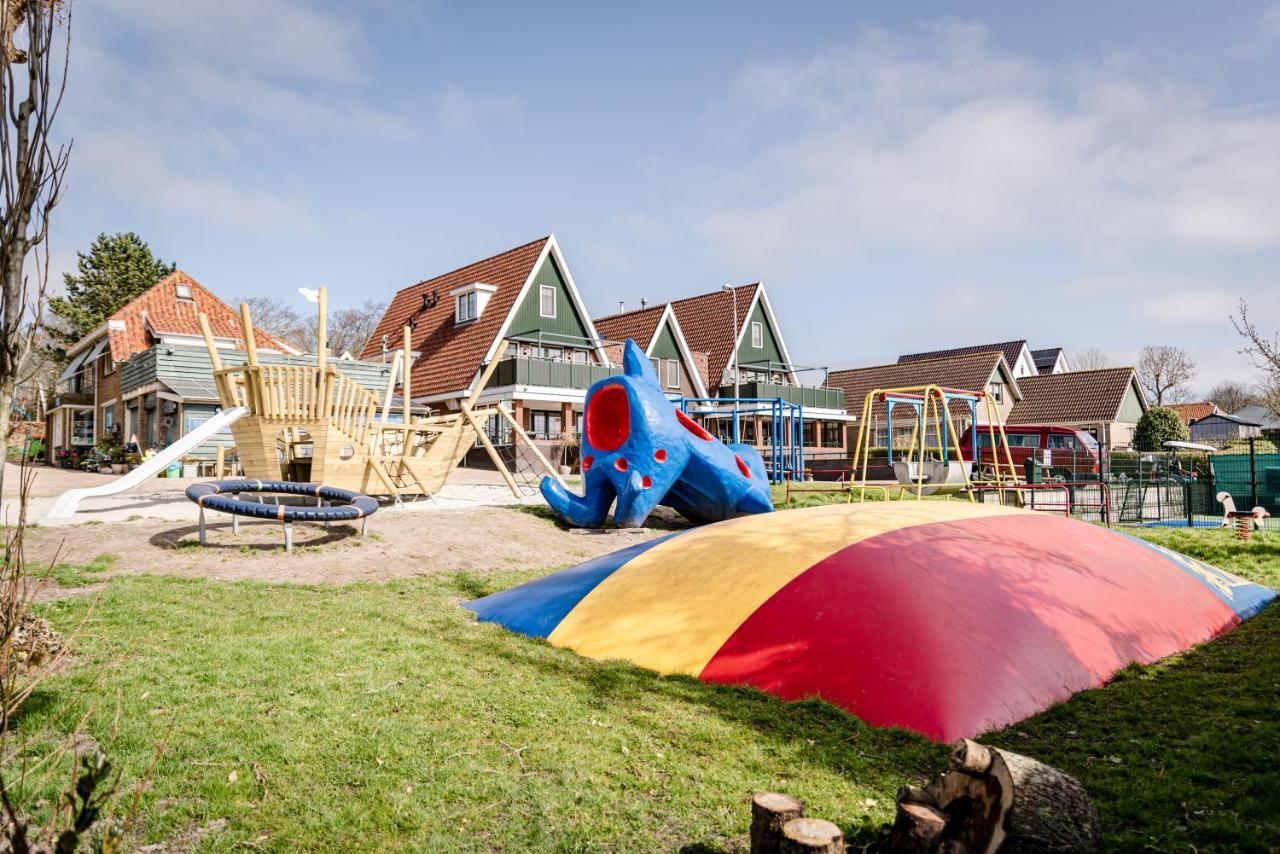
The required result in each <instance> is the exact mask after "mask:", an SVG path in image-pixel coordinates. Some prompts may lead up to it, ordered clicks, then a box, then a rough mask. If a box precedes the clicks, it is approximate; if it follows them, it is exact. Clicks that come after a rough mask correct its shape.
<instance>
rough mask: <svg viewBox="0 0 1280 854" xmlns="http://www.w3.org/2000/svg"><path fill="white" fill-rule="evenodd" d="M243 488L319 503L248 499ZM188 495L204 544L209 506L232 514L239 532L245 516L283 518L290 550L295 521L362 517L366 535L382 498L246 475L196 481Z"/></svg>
mask: <svg viewBox="0 0 1280 854" xmlns="http://www.w3.org/2000/svg"><path fill="white" fill-rule="evenodd" d="M242 492H248V493H254V494H257V493H263V492H270V493H275V494H277V495H302V496H306V497H307V498H314V499H315V500H316V503H315V504H314V505H310V504H306V505H304V504H280V503H279V499H277V501H276V503H274V504H267V503H266V502H264V501H261V500H256V501H244V500H242V499H241V498H240V493H242ZM187 498H188V499H190V500H191V501H194V502H195V503H196V504H198V505H199V506H200V545H202V546H203V545H204V544H205V519H204V511H205V510H206V509H208V510H217V511H218V512H219V513H228V514H230V515H231V530H232V532H233V533H236V534H238V533H240V517H241V516H249V517H252V518H254V519H270V520H272V521H277V522H283V523H284V550H285V551H286V552H291V551H293V523H294V522H323V523H324V525H325V527H326V528H327V527H328V526H329V523H330V522H345V521H350V520H352V519H359V520H361V521H360V536H362V537H363V536H364V535H365V534H366V533H368V528H369V522H368V519H369V517H370V516H372V515H373V514H374V513H375V512H377V510H378V502H377V501H376V500H375V499H373V498H370V497H369V496H367V495H361V494H360V493H358V492H351V491H350V490H347V489H338V488H337V487H333V486H322V485H321V484H318V483H296V482H294V481H290V480H249V479H247V478H242V479H239V480H214V481H210V482H208V483H195V484H192V485H191V486H188V487H187ZM325 502H331V503H328V504H326V503H325ZM332 502H336V503H332Z"/></svg>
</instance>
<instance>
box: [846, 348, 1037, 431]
mask: <svg viewBox="0 0 1280 854" xmlns="http://www.w3.org/2000/svg"><path fill="white" fill-rule="evenodd" d="M1001 364H1004V370H1005V373H1006V375H1007V377H1006V379H1009V378H1011V377H1012V372H1011V371H1010V370H1009V365H1008V363H1007V362H1004V359H1003V354H1001V353H1000V352H997V351H992V352H985V353H966V354H964V355H960V356H949V357H947V358H943V359H920V360H915V361H910V362H897V363H895V364H892V365H875V366H873V367H870V368H852V369H849V370H843V371H832V372H831V373H829V374H828V375H827V385H828V386H830V387H832V388H838V389H840V390H841V391H843V392H844V405H845V409H846V410H847V411H848V412H849V414H851V415H856V416H858V417H862V406H863V402H864V400H865V399H866V396H867V394H868V393H870V392H872V391H874V390H876V389H881V388H911V387H913V386H922V385H930V384H932V385H938V386H942V387H943V388H952V389H965V390H970V391H986V388H987V383H988V382H989V381H990V380H991V375H992V374H993V373H995V371H996V368H997V367H999V366H1000V365H1001ZM1006 387H1007V388H1008V389H1009V390H1010V392H1011V393H1012V394H1013V396H1014V399H1015V400H1017V397H1018V385H1017V383H1011V384H1008V385H1007V386H1006ZM1014 405H1015V406H1016V405H1017V404H1016V403H1015V404H1014ZM884 411H885V407H884V403H882V402H880V401H876V402H875V403H874V404H873V406H872V412H873V413H874V414H875V415H878V416H881V417H883V415H884ZM951 412H952V414H953V415H966V416H967V415H968V414H969V407H968V405H967V404H964V403H961V402H952V404H951Z"/></svg>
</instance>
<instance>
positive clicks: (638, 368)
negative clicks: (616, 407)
mask: <svg viewBox="0 0 1280 854" xmlns="http://www.w3.org/2000/svg"><path fill="white" fill-rule="evenodd" d="M622 372H623V373H624V374H626V375H627V376H629V377H633V378H634V379H639V380H647V381H648V383H649V384H650V385H651V386H653V387H654V388H656V389H658V390H661V389H662V386H660V385H659V384H658V375H657V374H655V373H654V372H653V362H650V361H649V357H648V356H646V355H645V354H644V351H643V350H641V349H640V345H639V344H637V343H636V342H634V341H632V340H631V339H630V338H628V339H627V343H626V346H625V347H623V350H622Z"/></svg>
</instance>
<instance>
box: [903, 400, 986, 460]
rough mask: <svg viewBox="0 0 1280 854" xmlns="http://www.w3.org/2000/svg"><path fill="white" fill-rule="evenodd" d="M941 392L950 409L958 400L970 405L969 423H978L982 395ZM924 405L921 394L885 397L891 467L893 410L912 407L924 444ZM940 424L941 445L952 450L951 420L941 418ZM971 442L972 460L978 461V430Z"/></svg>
mask: <svg viewBox="0 0 1280 854" xmlns="http://www.w3.org/2000/svg"><path fill="white" fill-rule="evenodd" d="M940 392H941V394H942V399H943V401H944V402H945V403H946V405H947V407H948V408H950V406H951V401H953V400H958V401H961V402H962V403H966V404H968V406H969V423H970V424H977V423H978V400H979V399H980V398H981V395H979V394H977V393H976V392H972V391H958V390H956V389H950V388H944V389H940ZM924 403H925V397H924V395H921V394H907V393H894V392H890V393H888V394H886V395H885V396H884V409H885V417H884V421H885V426H886V427H887V428H888V433H887V434H886V435H887V436H888V437H889V441H888V442H887V444H888V448H887V449H886V451H887V453H888V456H889V464H890V465H893V408H894V407H895V406H910V407H911V408H912V410H914V413H915V422H916V430H917V431H918V434H919V435H918V438H919V441H921V442H923V441H925V413H924V409H925V407H924ZM938 422H939V424H938V428H939V429H940V430H941V431H942V436H941V437H940V438H941V440H942V441H941V443H940V445H941V447H942V448H944V449H950V448H951V434H950V433H949V432H948V430H949V424H950V419H949V418H939V419H938ZM969 442H970V444H971V445H972V447H971V448H970V454H971V455H972V456H971V457H970V459H974V460H976V459H978V431H977V430H974V431H973V432H972V433H971V434H970V436H969ZM930 444H932V443H930ZM944 452H945V451H944Z"/></svg>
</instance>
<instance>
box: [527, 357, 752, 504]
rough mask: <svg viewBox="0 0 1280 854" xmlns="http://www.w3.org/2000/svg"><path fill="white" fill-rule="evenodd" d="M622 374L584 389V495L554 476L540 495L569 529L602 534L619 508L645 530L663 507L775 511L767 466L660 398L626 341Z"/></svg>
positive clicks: (649, 369) (649, 368)
mask: <svg viewBox="0 0 1280 854" xmlns="http://www.w3.org/2000/svg"><path fill="white" fill-rule="evenodd" d="M622 368H623V374H622V376H616V377H609V378H607V379H603V380H600V381H599V382H597V383H595V384H594V385H593V386H591V388H590V389H588V391H587V399H586V406H585V407H584V410H583V416H582V419H583V420H582V447H581V454H582V475H583V477H582V481H583V491H584V495H583V496H577V495H574V494H573V493H571V492H569V491H568V490H567V489H565V488H564V486H562V485H561V484H560V482H559V481H557V480H556V479H555V478H552V477H544V478H543V479H542V495H543V497H545V498H546V499H547V503H548V504H550V505H551V507H552V509H554V510H555V511H556V512H557V513H559V514H560V516H561V517H562V518H563V519H564V520H565V521H567V522H568V523H569V524H571V525H576V526H579V527H583V528H597V527H600V526H601V525H603V524H604V522H605V519H606V518H607V517H608V515H609V507H610V506H611V505H614V504H615V500H616V506H615V507H614V510H613V521H614V523H615V524H617V525H618V526H619V527H623V528H635V527H639V526H641V525H643V524H644V522H645V520H646V519H647V518H648V517H649V514H650V513H652V512H653V509H654V508H655V507H657V506H658V505H659V504H664V505H666V506H668V507H671V508H673V509H674V510H676V511H677V512H679V513H680V514H681V515H683V516H685V517H686V518H688V519H689V520H690V521H692V522H697V523H704V522H717V521H719V520H721V519H727V518H729V517H731V516H737V515H742V514H747V513H768V512H770V511H772V510H773V500H772V498H771V496H770V492H769V476H768V473H767V472H766V471H765V467H764V460H762V459H761V458H760V454H759V453H757V452H756V450H755V449H754V448H752V447H751V446H749V445H742V444H732V445H726V444H725V443H723V442H721V441H720V440H719V439H717V438H716V437H714V436H712V435H711V434H710V433H708V432H707V431H706V430H704V429H702V427H701V426H699V425H698V424H697V423H696V422H695V421H694V420H693V419H691V418H690V417H689V416H688V415H686V414H685V413H684V412H681V411H680V410H679V409H677V408H676V407H675V405H674V404H672V403H671V401H670V400H668V399H667V398H666V396H665V395H664V394H663V392H662V387H661V386H660V385H659V384H658V378H657V376H656V375H655V374H654V372H653V365H652V364H651V363H650V362H649V359H648V358H647V357H646V356H645V354H644V351H642V350H641V349H640V348H639V347H638V346H636V343H635V342H634V341H631V340H629V339H628V341H627V342H626V345H625V347H624V352H623V358H622Z"/></svg>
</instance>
